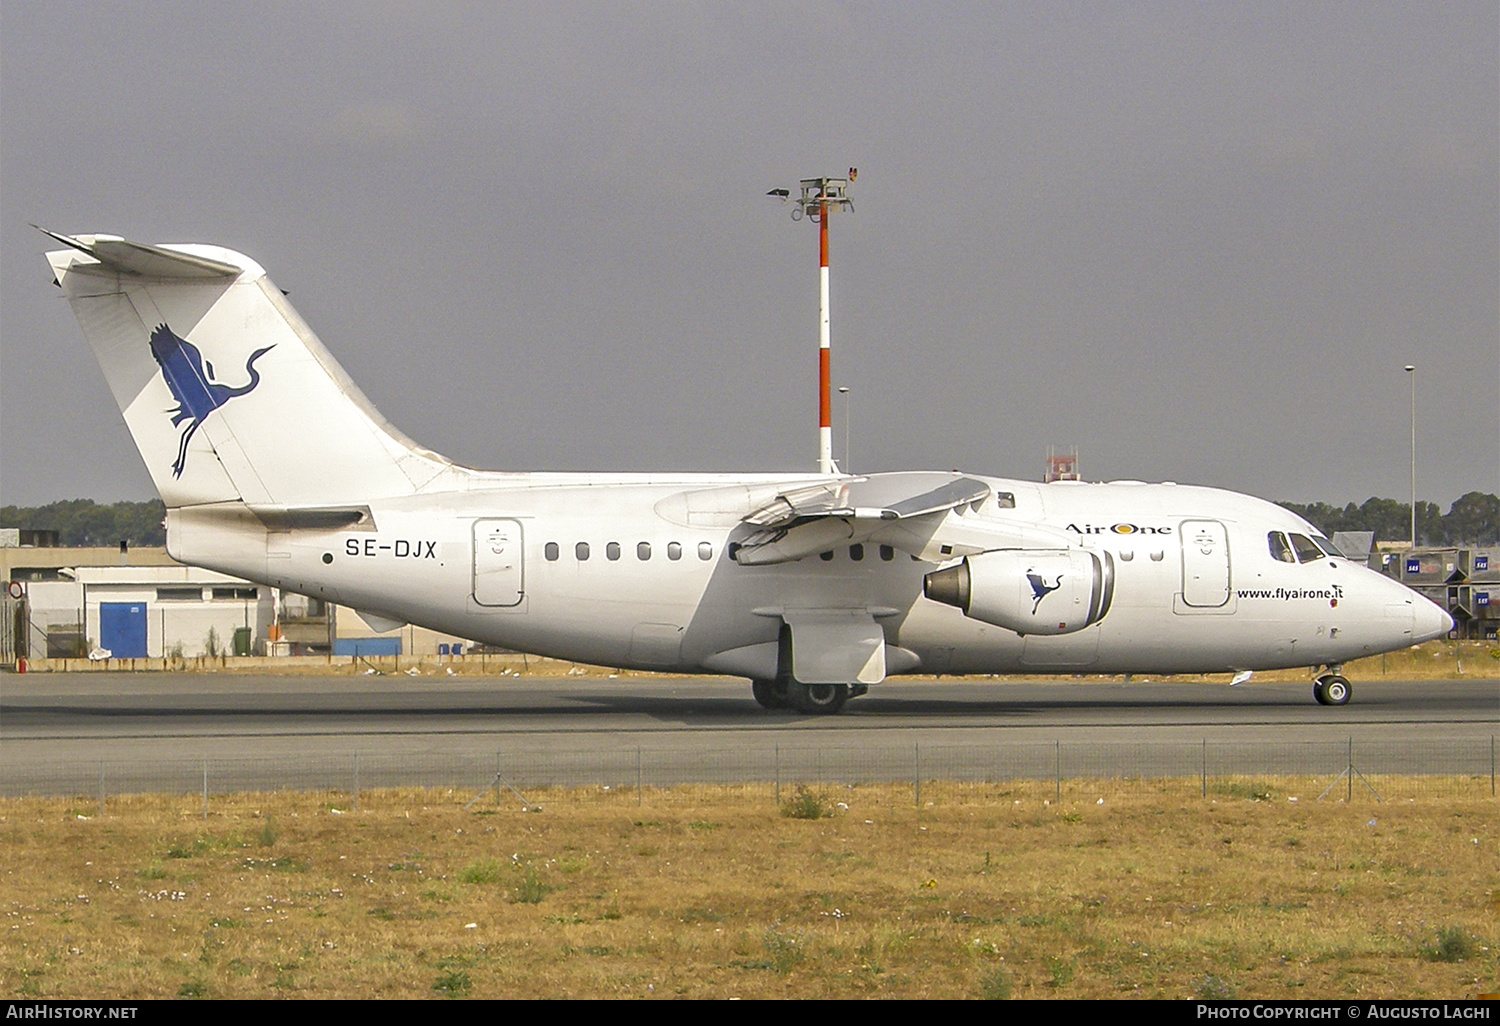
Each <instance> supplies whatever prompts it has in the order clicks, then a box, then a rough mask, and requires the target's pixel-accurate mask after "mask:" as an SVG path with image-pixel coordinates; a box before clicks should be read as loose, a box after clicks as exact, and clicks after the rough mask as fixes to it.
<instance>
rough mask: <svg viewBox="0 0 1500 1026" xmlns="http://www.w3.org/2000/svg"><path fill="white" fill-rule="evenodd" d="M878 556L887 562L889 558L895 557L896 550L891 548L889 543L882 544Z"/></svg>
mask: <svg viewBox="0 0 1500 1026" xmlns="http://www.w3.org/2000/svg"><path fill="white" fill-rule="evenodd" d="M880 558H881V559H882V560H883V561H885V562H887V563H889V562H890V561H891V560H893V559H895V558H896V550H895V549H893V548H891V547H890V546H889V545H882V546H880Z"/></svg>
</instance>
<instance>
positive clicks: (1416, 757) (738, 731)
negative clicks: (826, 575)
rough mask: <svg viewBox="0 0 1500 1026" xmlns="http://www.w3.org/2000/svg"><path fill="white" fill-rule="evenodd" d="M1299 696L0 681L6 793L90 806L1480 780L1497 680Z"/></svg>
mask: <svg viewBox="0 0 1500 1026" xmlns="http://www.w3.org/2000/svg"><path fill="white" fill-rule="evenodd" d="M1311 692H1312V689H1311V685H1310V684H1304V683H1295V684H1289V683H1256V682H1253V681H1252V682H1251V683H1249V684H1246V685H1242V686H1239V687H1233V688H1231V687H1229V686H1227V685H1223V684H1178V683H1170V684H1160V683H1158V684H1152V683H1145V682H1135V683H1130V684H1123V683H1101V682H1092V681H1090V682H1082V681H1074V680H1060V681H1037V682H999V681H989V680H942V681H936V682H934V681H910V682H902V681H899V680H896V681H889V682H886V683H885V684H882V685H879V686H878V687H876V688H872V689H871V692H870V694H869V695H867V696H865V697H862V698H860V699H857V700H854V701H851V702H850V703H849V705H848V707H847V708H846V710H845V712H844V713H843V714H841V715H839V716H834V717H821V716H814V717H808V716H801V715H797V714H793V713H785V712H766V711H765V710H762V709H761V708H760V707H759V706H757V705H756V704H755V702H754V701H753V699H752V698H751V697H750V693H749V687H748V685H747V684H746V683H745V682H743V681H739V680H735V679H732V678H683V679H660V678H649V679H648V678H621V679H606V678H518V677H501V678H494V679H476V678H472V677H443V676H428V677H415V678H413V677H406V676H386V677H375V676H370V677H354V678H351V677H302V676H299V677H291V676H285V677H281V676H250V675H244V676H240V675H223V676H217V675H210V674H160V673H157V674H96V673H89V674H71V675H69V674H56V675H53V674H45V675H44V674H34V675H24V676H21V675H10V674H6V675H3V676H0V792H3V793H7V794H17V793H26V792H28V791H56V790H58V789H63V790H67V789H75V790H82V791H87V790H89V789H90V788H91V787H92V786H93V785H92V784H91V783H90V782H91V781H93V780H94V778H96V777H99V776H100V775H101V774H103V775H104V776H105V777H106V786H109V785H108V781H114V782H115V783H114V788H115V789H116V790H120V789H141V788H144V787H154V786H158V785H156V784H153V783H152V781H155V780H157V779H158V778H159V777H160V778H162V779H163V780H165V782H164V783H161V784H160V785H159V786H162V787H167V788H175V787H179V786H180V787H182V788H184V789H187V788H188V787H190V786H195V785H194V784H193V782H195V781H196V780H197V778H198V776H199V775H200V772H201V771H200V767H202V768H203V769H208V768H209V767H210V765H211V766H212V767H214V769H213V770H212V775H213V776H215V777H218V778H219V782H220V784H224V779H225V770H224V767H230V766H233V767H237V769H236V770H235V771H234V772H235V773H237V774H238V777H239V778H240V783H239V785H238V786H282V785H283V784H289V786H314V785H315V784H316V782H317V781H318V780H321V779H322V778H323V777H325V776H329V775H330V774H331V775H334V776H337V777H339V778H341V779H342V778H343V777H347V776H349V775H351V774H352V773H356V772H359V771H358V770H357V769H356V768H355V763H356V762H357V761H358V760H363V766H364V770H363V773H364V774H365V786H376V784H377V783H406V782H410V783H429V782H431V781H432V780H434V779H446V778H449V777H452V778H455V779H461V780H469V779H472V778H473V777H474V776H475V774H480V775H484V774H485V773H492V772H493V769H492V768H491V767H495V766H500V767H502V768H503V767H504V766H507V765H508V766H510V767H511V769H512V772H515V773H520V772H521V771H522V769H523V768H524V769H525V770H526V772H528V773H530V774H531V777H530V779H535V780H541V781H542V782H557V783H587V782H589V781H591V780H592V779H594V778H600V779H602V778H603V777H606V776H608V777H612V778H622V779H623V778H631V777H632V776H634V778H636V779H639V778H640V776H641V774H643V773H645V772H646V770H647V764H649V766H650V767H654V772H656V773H657V774H658V777H659V779H660V782H664V783H666V782H680V781H684V780H701V781H705V782H731V781H733V780H735V779H764V778H765V777H766V774H767V773H768V772H771V771H768V770H767V769H766V767H767V765H769V763H768V760H770V759H772V758H775V759H776V760H778V761H777V764H776V765H777V768H776V770H775V771H776V772H779V768H780V765H781V761H782V760H793V761H794V760H796V759H799V758H800V759H807V758H815V759H816V760H817V761H818V765H819V767H820V772H823V767H827V766H833V765H835V764H840V765H842V764H848V765H849V766H851V767H854V769H851V770H850V772H856V771H857V772H860V773H863V774H865V775H866V776H867V777H870V778H875V777H879V776H881V775H882V774H887V775H894V776H897V777H899V776H900V775H901V774H903V773H904V774H910V773H911V772H912V769H911V763H912V761H913V759H914V758H915V759H916V760H918V762H919V763H920V761H921V759H922V756H921V753H922V752H926V753H928V755H927V760H928V763H929V768H930V769H931V770H932V771H933V772H935V773H936V772H940V770H941V769H942V767H947V770H946V772H949V773H951V774H952V775H955V776H960V777H961V776H972V775H974V774H981V773H983V774H993V773H995V772H997V770H996V769H995V767H996V766H997V765H999V764H1000V763H1005V765H1007V766H1010V765H1012V764H1014V765H1015V766H1017V767H1019V768H1018V769H1016V770H1015V772H1020V773H1030V772H1033V769H1034V768H1035V767H1041V766H1043V764H1045V766H1046V767H1050V769H1047V770H1046V772H1049V773H1050V772H1053V771H1054V770H1056V768H1057V767H1056V765H1055V763H1057V762H1058V761H1059V760H1061V759H1062V758H1063V757H1064V753H1076V756H1075V755H1070V756H1069V758H1074V760H1075V761H1079V763H1080V768H1081V769H1080V771H1082V769H1085V768H1086V767H1083V763H1085V762H1089V761H1090V760H1094V761H1098V760H1099V759H1105V762H1104V763H1102V764H1101V765H1100V768H1096V769H1095V770H1093V771H1094V772H1108V773H1129V772H1130V771H1131V770H1130V767H1129V766H1125V765H1115V764H1114V763H1110V762H1109V759H1107V758H1105V756H1107V755H1108V754H1109V753H1111V752H1113V753H1116V755H1115V756H1114V757H1113V758H1115V759H1116V762H1118V760H1119V759H1123V758H1125V757H1126V756H1125V755H1121V754H1120V753H1135V754H1134V755H1131V756H1130V758H1135V759H1140V758H1147V764H1146V765H1147V766H1148V768H1154V769H1156V770H1159V771H1160V772H1169V771H1171V770H1172V768H1173V767H1174V766H1177V765H1178V764H1179V763H1180V764H1181V765H1182V766H1186V767H1192V766H1197V765H1198V763H1199V760H1200V755H1201V757H1202V758H1205V759H1206V758H1208V755H1207V754H1204V753H1208V752H1210V751H1212V752H1216V753H1231V752H1233V753H1239V754H1236V755H1235V758H1239V759H1253V760H1256V762H1257V765H1258V766H1259V765H1267V766H1272V765H1273V764H1274V766H1282V764H1283V763H1286V764H1287V765H1288V766H1291V767H1293V768H1287V769H1285V771H1287V772H1292V771H1294V769H1295V765H1300V763H1299V760H1301V761H1306V759H1305V756H1307V755H1308V753H1314V752H1315V753H1317V755H1316V760H1317V761H1318V762H1319V763H1320V764H1321V763H1327V764H1328V765H1329V766H1332V765H1334V763H1335V762H1338V764H1339V765H1342V761H1341V760H1344V759H1345V756H1344V755H1343V754H1342V753H1343V752H1344V750H1345V749H1346V748H1347V747H1349V746H1358V747H1359V749H1360V750H1361V751H1362V752H1366V753H1375V752H1382V753H1386V755H1385V756H1384V757H1386V758H1397V757H1399V761H1400V762H1401V765H1402V767H1406V768H1404V769H1403V770H1402V771H1404V772H1416V773H1450V772H1479V771H1481V770H1483V771H1485V772H1488V769H1489V767H1488V765H1487V761H1488V759H1489V756H1488V754H1487V753H1488V752H1490V751H1491V750H1492V749H1493V745H1494V741H1493V739H1494V737H1495V735H1496V734H1497V733H1500V681H1496V680H1478V681H1425V682H1399V681H1391V682H1378V683H1358V682H1357V683H1356V684H1355V685H1354V697H1353V700H1352V701H1351V702H1350V704H1349V705H1347V706H1343V707H1337V708H1331V707H1324V706H1320V705H1317V704H1316V703H1315V702H1314V701H1313V698H1312V693H1311ZM1200 749H1201V752H1200ZM965 752H967V753H969V754H968V755H964V754H963V753H965ZM1143 752H1148V753H1149V755H1148V756H1142V755H1141V753H1143ZM773 753H774V754H773ZM809 753H819V754H809ZM1299 753H1300V754H1299ZM1225 757H1226V758H1227V757H1228V756H1227V755H1226V756H1225ZM1455 759H1457V760H1458V762H1457V763H1455V762H1454V760H1455ZM997 760H998V761H997ZM1267 760H1270V761H1269V762H1268V761H1267ZM1288 760H1290V762H1288ZM939 763H941V764H942V765H941V767H940V766H939ZM1471 763H1472V766H1471ZM1022 764H1024V765H1022ZM1090 765H1092V763H1090ZM1027 767H1032V768H1027ZM1036 771H1037V772H1040V770H1036ZM1262 771H1265V770H1262ZM924 772H925V771H924ZM1192 772H1196V770H1192ZM231 775H234V774H231ZM262 778H264V781H263V779H262ZM407 778H410V779H407ZM182 781H188V783H182ZM266 781H269V783H267V782H266ZM224 786H228V785H227V784H226V785H224Z"/></svg>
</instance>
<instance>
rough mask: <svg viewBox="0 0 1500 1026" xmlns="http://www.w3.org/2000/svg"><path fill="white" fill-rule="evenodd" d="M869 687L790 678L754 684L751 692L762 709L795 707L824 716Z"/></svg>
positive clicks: (838, 709)
mask: <svg viewBox="0 0 1500 1026" xmlns="http://www.w3.org/2000/svg"><path fill="white" fill-rule="evenodd" d="M867 690H869V689H868V688H866V687H865V685H863V684H852V685H851V684H803V683H802V682H801V681H799V680H792V679H790V678H787V679H783V680H757V681H753V682H751V684H750V693H751V694H752V695H754V696H755V700H756V701H757V702H758V703H760V706H761V708H762V709H793V710H795V711H797V712H800V713H812V714H821V715H824V716H831V715H833V714H834V713H836V712H839V711H841V710H842V709H843V708H844V704H845V703H846V702H848V701H849V699H851V698H858V697H859V696H860V695H862V694H864V693H865V692H866V691H867Z"/></svg>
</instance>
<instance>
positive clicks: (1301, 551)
mask: <svg viewBox="0 0 1500 1026" xmlns="http://www.w3.org/2000/svg"><path fill="white" fill-rule="evenodd" d="M1291 538H1292V548H1294V549H1296V550H1297V558H1298V559H1300V560H1301V561H1302V562H1304V563H1316V562H1317V561H1318V560H1320V559H1322V558H1323V550H1322V549H1320V548H1318V547H1317V546H1316V545H1314V544H1313V543H1312V539H1311V538H1306V537H1303V536H1302V535H1300V534H1294V535H1292V536H1291Z"/></svg>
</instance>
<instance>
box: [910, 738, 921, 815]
mask: <svg viewBox="0 0 1500 1026" xmlns="http://www.w3.org/2000/svg"><path fill="white" fill-rule="evenodd" d="M911 752H912V756H911V782H912V794H913V798H912V804H913V805H915V806H916V807H917V808H919V809H920V808H921V807H922V744H921V742H917V743H915V744H913V745H912V746H911Z"/></svg>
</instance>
